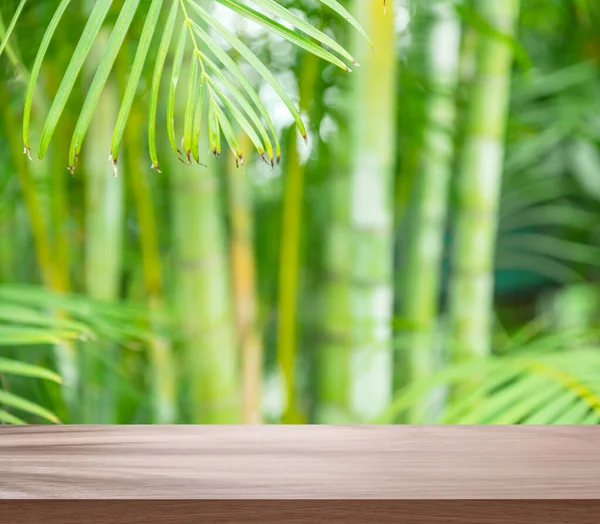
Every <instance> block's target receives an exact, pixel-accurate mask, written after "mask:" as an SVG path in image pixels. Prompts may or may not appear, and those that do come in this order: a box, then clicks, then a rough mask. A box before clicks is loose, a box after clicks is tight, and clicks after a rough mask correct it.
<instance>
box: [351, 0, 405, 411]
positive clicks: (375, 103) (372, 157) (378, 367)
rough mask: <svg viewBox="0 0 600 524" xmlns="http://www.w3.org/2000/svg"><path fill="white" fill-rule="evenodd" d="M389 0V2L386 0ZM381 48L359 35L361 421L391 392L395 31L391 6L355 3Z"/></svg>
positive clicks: (354, 267) (354, 195)
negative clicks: (368, 42)
mask: <svg viewBox="0 0 600 524" xmlns="http://www.w3.org/2000/svg"><path fill="white" fill-rule="evenodd" d="M388 3H389V2H388ZM354 14H355V17H356V18H357V19H358V20H360V21H361V22H362V24H363V26H364V27H365V29H366V31H367V33H368V34H369V35H371V36H372V39H373V44H374V46H375V50H374V51H373V50H372V49H371V48H370V47H369V45H368V44H367V43H366V42H365V41H364V40H363V39H362V38H361V37H360V35H355V40H356V41H355V46H354V47H355V55H354V56H355V57H356V58H357V60H358V62H359V63H360V64H361V66H362V67H361V69H360V70H358V71H356V73H354V77H353V81H354V83H353V86H354V89H353V98H354V100H353V103H352V106H351V114H350V119H351V134H352V140H351V146H350V148H349V154H351V155H352V167H351V179H350V234H351V235H352V245H351V251H350V275H349V283H348V284H349V287H350V303H351V314H352V318H351V320H350V323H349V329H351V330H352V336H353V340H352V355H351V362H350V366H351V369H350V373H351V382H352V384H351V392H350V399H349V400H350V408H351V412H352V414H353V417H354V418H356V420H358V421H370V420H373V419H375V418H376V417H377V416H379V415H380V414H381V413H382V412H383V410H385V409H386V408H387V406H388V404H389V402H390V399H391V395H392V374H393V373H392V368H393V366H392V347H391V346H392V330H391V323H392V315H393V285H392V264H393V209H392V195H393V178H394V177H393V174H394V147H395V115H396V111H395V99H396V74H397V73H396V35H395V28H394V12H393V5H392V4H390V5H388V6H387V12H385V11H384V9H383V7H382V6H381V5H380V3H379V2H364V1H363V0H354Z"/></svg>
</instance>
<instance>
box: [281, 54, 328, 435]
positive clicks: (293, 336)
mask: <svg viewBox="0 0 600 524" xmlns="http://www.w3.org/2000/svg"><path fill="white" fill-rule="evenodd" d="M318 71H319V62H318V58H316V57H315V56H314V55H312V54H307V55H306V56H305V57H304V62H303V64H302V71H301V72H300V79H301V83H300V103H299V107H300V110H301V111H307V110H308V108H309V105H310V100H311V99H312V97H313V91H314V86H315V83H316V81H317V75H318ZM284 173H285V178H284V192H283V217H282V228H281V248H280V249H281V252H280V262H279V318H278V320H279V322H278V339H277V340H278V346H277V348H278V349H277V351H278V361H279V367H280V370H281V374H282V376H283V381H284V389H285V399H286V400H285V401H286V407H285V411H284V414H283V417H282V418H283V422H284V423H286V424H298V423H300V422H301V421H302V420H303V417H304V415H303V414H302V413H301V411H300V408H299V406H298V403H297V399H296V396H297V395H296V356H297V355H296V354H297V336H298V325H297V323H298V312H297V311H298V286H299V282H298V274H299V270H300V243H301V242H300V239H301V231H302V209H303V195H304V173H305V166H304V165H303V164H302V163H301V162H300V157H299V154H298V133H297V131H296V129H292V131H291V134H290V140H289V144H288V148H287V158H286V159H285V161H284Z"/></svg>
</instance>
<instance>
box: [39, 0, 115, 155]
mask: <svg viewBox="0 0 600 524" xmlns="http://www.w3.org/2000/svg"><path fill="white" fill-rule="evenodd" d="M111 4H112V0H97V1H96V3H95V4H94V8H93V9H92V12H91V14H90V17H89V18H88V21H87V24H86V25H85V28H84V29H83V33H82V34H81V38H80V39H79V43H78V44H77V47H76V48H75V52H74V53H73V56H72V58H71V61H70V62H69V65H68V67H67V71H66V72H65V74H64V76H63V78H62V81H61V83H60V86H59V88H58V91H57V93H56V96H55V97H54V101H53V102H52V106H51V107H50V111H49V112H48V116H47V117H46V121H45V122H44V127H43V128H42V135H41V137H40V145H39V149H38V156H39V157H40V158H43V156H44V155H45V154H46V151H47V150H48V146H49V145H50V141H51V140H52V135H53V134H54V131H55V130H56V126H57V125H58V121H59V119H60V116H61V115H62V112H63V110H64V108H65V105H66V104H67V100H68V99H69V95H70V94H71V91H72V90H73V86H74V85H75V81H76V80H77V76H78V75H79V72H80V71H81V68H82V67H83V64H84V62H85V59H86V58H87V56H88V54H89V52H90V49H91V48H92V44H93V43H94V40H95V39H96V36H97V35H98V32H99V31H100V28H101V27H102V23H103V22H104V19H105V18H106V15H107V14H108V10H109V9H110V6H111Z"/></svg>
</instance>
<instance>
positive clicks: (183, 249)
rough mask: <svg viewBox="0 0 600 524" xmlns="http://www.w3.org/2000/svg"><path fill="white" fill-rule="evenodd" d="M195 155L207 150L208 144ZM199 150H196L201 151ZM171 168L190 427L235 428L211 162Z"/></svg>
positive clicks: (232, 347) (236, 398)
mask: <svg viewBox="0 0 600 524" xmlns="http://www.w3.org/2000/svg"><path fill="white" fill-rule="evenodd" d="M203 145H206V147H203V148H202V149H201V151H208V145H207V144H203ZM201 147H202V146H201ZM206 156H207V158H201V161H202V162H203V163H205V164H207V165H208V167H207V168H201V167H192V168H191V167H186V166H184V165H183V164H180V163H179V165H173V168H172V169H171V170H170V172H169V173H168V176H169V177H170V184H171V198H172V200H171V207H172V210H173V249H174V258H175V259H174V262H175V264H174V268H173V270H174V277H175V280H176V291H175V295H174V301H175V306H176V310H177V318H178V321H179V330H180V337H181V341H182V347H183V352H184V359H185V360H184V368H183V369H184V372H185V374H186V375H187V376H188V379H189V380H190V397H189V398H188V402H187V404H188V406H187V408H188V411H189V416H190V418H191V422H192V423H197V424H228V423H239V422H240V419H241V413H240V411H241V410H240V404H241V398H240V388H239V385H240V380H239V367H238V363H239V361H238V352H237V347H236V344H235V324H234V320H233V312H232V306H231V294H230V284H229V267H228V263H227V258H226V255H225V238H224V224H223V213H222V209H221V202H220V198H219V185H218V180H217V176H216V169H217V166H216V165H215V163H216V160H214V159H212V158H210V157H208V155H206Z"/></svg>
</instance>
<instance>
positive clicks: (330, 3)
mask: <svg viewBox="0 0 600 524" xmlns="http://www.w3.org/2000/svg"><path fill="white" fill-rule="evenodd" d="M319 2H321V3H322V4H325V5H326V6H327V7H329V8H330V9H333V10H334V11H335V12H336V13H337V14H338V15H340V16H341V17H342V18H343V19H344V20H346V21H347V22H348V23H349V24H350V25H351V26H352V27H354V29H356V30H357V31H358V32H359V33H360V34H361V35H362V36H363V37H364V38H365V40H366V41H367V42H369V45H370V46H371V47H373V42H371V39H370V38H369V35H367V32H366V31H365V30H364V29H363V27H362V25H360V23H359V22H358V20H356V19H355V18H354V17H353V16H352V15H351V14H350V13H349V12H348V10H347V9H345V8H344V7H343V6H342V5H341V4H340V3H339V2H338V1H337V0H319Z"/></svg>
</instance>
